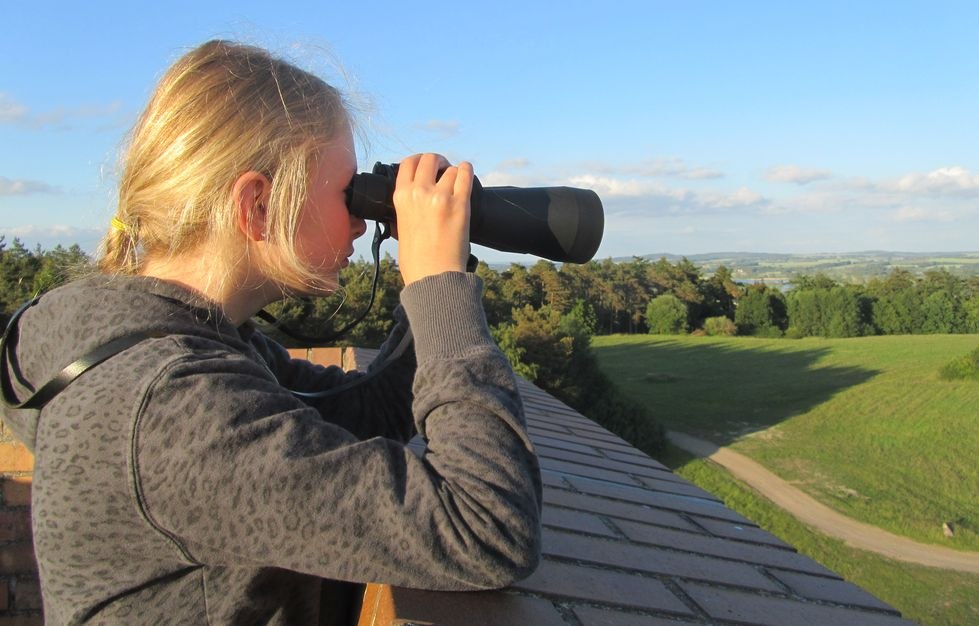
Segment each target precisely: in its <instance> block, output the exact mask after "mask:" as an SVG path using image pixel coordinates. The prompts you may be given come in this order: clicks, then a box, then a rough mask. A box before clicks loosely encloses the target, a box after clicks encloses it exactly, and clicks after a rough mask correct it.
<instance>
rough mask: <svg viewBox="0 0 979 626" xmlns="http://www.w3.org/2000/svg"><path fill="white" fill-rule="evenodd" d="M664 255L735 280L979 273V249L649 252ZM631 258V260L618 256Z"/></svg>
mask: <svg viewBox="0 0 979 626" xmlns="http://www.w3.org/2000/svg"><path fill="white" fill-rule="evenodd" d="M663 257H665V258H666V259H667V260H668V261H670V262H672V263H676V262H677V261H679V260H680V259H682V258H684V257H685V258H687V259H688V260H689V261H691V262H692V263H693V264H694V265H697V266H698V267H700V268H701V269H702V270H703V271H704V273H705V274H710V273H712V272H714V270H716V269H717V268H718V267H719V266H721V265H724V266H725V267H727V268H728V269H729V270H731V272H732V273H733V274H734V278H735V279H736V280H749V281H750V280H760V279H765V280H766V282H769V283H771V284H777V283H782V282H789V281H790V279H791V278H792V277H793V276H796V275H799V274H817V273H823V274H826V275H828V276H830V277H832V278H834V279H836V280H840V281H843V282H863V281H866V280H867V279H870V278H873V277H875V276H885V275H887V274H889V273H890V272H891V271H892V270H894V269H898V268H900V269H905V270H907V271H909V272H911V273H912V274H915V275H921V274H924V273H925V272H926V271H929V270H938V269H945V270H948V271H949V272H951V273H952V274H956V275H958V276H976V275H979V252H886V251H867V252H846V253H820V254H773V253H762V252H711V253H706V254H689V255H677V254H670V253H664V254H647V255H645V256H644V258H646V259H649V260H651V261H656V260H658V259H660V258H663ZM616 260H629V259H616Z"/></svg>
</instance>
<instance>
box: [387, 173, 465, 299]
mask: <svg viewBox="0 0 979 626" xmlns="http://www.w3.org/2000/svg"><path fill="white" fill-rule="evenodd" d="M439 170H445V171H444V172H443V173H442V176H441V177H440V178H439V179H438V181H436V180H435V178H436V175H437V174H438V172H439ZM472 185H473V168H472V165H471V164H469V163H466V162H463V163H460V164H459V166H458V167H452V166H450V165H449V162H448V161H447V160H446V159H445V157H443V156H441V155H438V154H416V155H414V156H410V157H408V158H406V159H405V160H403V161H401V165H400V166H399V168H398V176H397V179H396V181H395V187H394V209H395V212H396V213H397V222H398V223H397V230H396V234H397V237H398V265H399V266H400V268H401V276H402V278H403V279H404V282H405V285H409V284H411V283H413V282H415V281H417V280H420V279H422V278H425V277H426V276H434V275H435V274H441V273H442V272H465V271H466V262H467V261H468V260H469V210H470V206H469V196H470V194H471V193H472Z"/></svg>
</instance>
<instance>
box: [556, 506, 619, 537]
mask: <svg viewBox="0 0 979 626" xmlns="http://www.w3.org/2000/svg"><path fill="white" fill-rule="evenodd" d="M544 524H545V525H546V526H555V527H557V528H564V529H566V530H577V531H580V532H585V533H592V534H594V535H605V536H608V537H614V536H615V533H614V532H612V531H611V530H610V529H609V527H608V526H606V525H605V524H604V523H603V522H602V520H601V518H600V517H598V516H597V515H592V514H590V513H582V512H581V511H574V510H571V509H562V508H559V507H556V506H547V507H544Z"/></svg>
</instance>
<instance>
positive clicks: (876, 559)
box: [660, 447, 979, 626]
mask: <svg viewBox="0 0 979 626" xmlns="http://www.w3.org/2000/svg"><path fill="white" fill-rule="evenodd" d="M660 460H661V461H662V462H664V463H666V464H667V465H669V466H670V467H671V468H673V469H674V470H675V471H676V472H677V473H678V474H680V475H682V476H684V477H685V478H687V480H689V481H691V482H693V483H696V484H697V485H700V486H701V487H702V488H704V489H706V490H708V491H710V492H711V493H713V494H715V495H717V496H718V497H720V498H721V499H723V500H724V502H725V503H726V504H727V505H728V506H729V507H731V508H732V509H734V510H736V511H738V512H739V513H741V514H742V515H744V516H746V517H748V518H749V519H751V520H753V521H754V522H755V523H757V524H758V525H760V526H761V527H763V528H765V529H766V530H768V531H769V532H771V533H773V534H775V535H777V536H779V537H781V538H782V539H784V540H785V541H787V542H789V543H790V544H792V545H793V546H795V547H796V549H798V550H799V552H801V553H802V554H805V555H807V556H809V557H810V558H812V559H815V560H816V561H818V562H820V563H822V564H824V565H825V566H826V567H828V568H830V569H832V570H833V571H835V572H837V573H839V574H840V575H842V576H843V577H844V578H846V579H847V580H849V581H851V582H853V583H855V584H857V585H859V586H861V587H863V588H864V589H866V590H867V591H869V592H870V593H872V594H874V595H875V596H877V597H878V598H880V599H881V600H884V601H885V602H887V603H889V604H891V605H892V606H894V607H895V608H897V609H898V610H900V611H901V613H902V614H903V615H904V617H906V618H908V619H912V620H914V621H916V622H918V623H920V624H923V625H925V626H964V625H965V624H979V576H976V575H971V574H962V573H958V572H946V571H942V570H937V569H932V568H928V567H921V566H918V565H909V564H907V563H898V562H896V561H891V560H888V559H885V558H883V557H880V556H878V555H876V554H872V553H870V552H863V551H861V550H855V549H853V548H850V547H848V546H846V545H844V544H843V542H841V541H838V540H836V539H831V538H828V537H826V536H825V535H821V534H819V533H816V532H813V531H812V530H810V529H809V528H807V527H806V526H804V525H803V524H801V523H799V522H797V521H796V520H795V519H794V518H792V517H791V516H790V515H788V514H786V513H785V512H783V511H782V510H780V509H779V508H777V507H776V506H774V505H773V504H771V503H770V502H769V501H768V500H766V499H764V498H762V497H760V496H758V495H757V494H755V492H753V491H752V490H751V489H750V488H748V487H746V486H745V485H743V484H741V483H739V482H738V481H736V480H734V479H732V478H731V477H730V476H729V475H728V474H727V473H726V472H725V471H724V470H723V469H721V468H719V467H717V466H716V465H714V464H713V463H711V462H710V461H705V460H702V459H693V458H691V457H690V456H689V455H687V454H686V453H684V452H682V451H680V450H678V449H676V448H672V447H669V448H668V449H667V451H666V452H665V453H664V454H663V455H661V456H660Z"/></svg>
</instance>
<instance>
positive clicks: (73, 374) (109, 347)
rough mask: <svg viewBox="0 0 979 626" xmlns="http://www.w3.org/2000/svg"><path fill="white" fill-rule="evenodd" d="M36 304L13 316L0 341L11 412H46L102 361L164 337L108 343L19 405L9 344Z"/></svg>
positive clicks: (2, 387) (1, 379) (4, 394)
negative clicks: (32, 410)
mask: <svg viewBox="0 0 979 626" xmlns="http://www.w3.org/2000/svg"><path fill="white" fill-rule="evenodd" d="M37 301H38V298H34V299H33V300H31V301H30V302H27V303H26V304H24V305H23V306H22V307H20V309H18V310H17V312H16V313H14V315H13V317H11V318H10V321H9V322H8V323H7V329H6V330H5V331H4V333H3V338H2V339H0V400H2V401H3V403H4V404H5V405H7V406H8V407H9V408H12V409H42V408H44V405H46V404H47V403H48V402H50V401H51V399H52V398H54V397H55V396H56V395H58V394H59V393H61V392H62V391H64V389H65V387H67V386H68V385H70V384H71V383H72V382H74V381H75V379H76V378H78V377H79V376H81V375H82V374H84V373H85V372H87V371H88V370H89V369H91V368H93V367H95V366H96V365H98V364H99V363H101V362H102V361H105V360H106V359H108V358H109V357H111V356H114V355H116V354H119V353H120V352H122V351H123V350H126V349H127V348H131V347H133V346H135V345H136V344H138V343H140V342H141V341H145V340H147V339H151V338H153V337H162V336H163V333H157V332H139V333H133V334H131V335H123V336H122V337H118V338H116V339H113V340H112V341H109V342H108V343H104V344H102V345H101V346H98V347H97V348H95V349H94V350H92V351H91V352H89V353H88V354H85V355H84V356H82V357H81V358H79V359H77V360H75V361H74V362H72V363H71V364H70V365H68V366H67V367H65V368H64V369H63V370H61V372H59V373H58V375H57V376H55V377H54V378H52V379H51V380H49V381H48V382H46V383H45V384H44V385H42V386H41V388H40V389H38V390H37V391H36V392H35V393H34V395H32V396H31V397H29V398H28V399H27V400H24V401H23V402H18V400H17V397H16V394H15V393H14V389H13V385H12V384H11V382H10V373H9V372H8V369H7V364H8V363H9V359H8V356H7V351H8V342H9V339H10V336H11V335H12V333H13V332H14V329H15V328H16V326H17V322H18V320H20V316H21V315H23V313H24V311H26V310H27V309H29V308H30V307H32V306H34V305H35V304H37Z"/></svg>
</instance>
